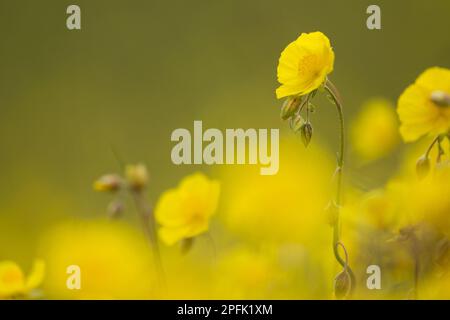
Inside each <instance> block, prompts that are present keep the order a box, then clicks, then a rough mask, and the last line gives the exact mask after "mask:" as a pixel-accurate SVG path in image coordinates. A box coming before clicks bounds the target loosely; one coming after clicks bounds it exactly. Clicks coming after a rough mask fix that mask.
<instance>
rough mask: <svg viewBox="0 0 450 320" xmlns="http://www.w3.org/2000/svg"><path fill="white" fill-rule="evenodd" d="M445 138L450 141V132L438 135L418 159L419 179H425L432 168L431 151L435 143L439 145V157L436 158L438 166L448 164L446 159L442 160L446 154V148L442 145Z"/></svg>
mask: <svg viewBox="0 0 450 320" xmlns="http://www.w3.org/2000/svg"><path fill="white" fill-rule="evenodd" d="M445 139H448V140H449V141H450V134H447V135H445V134H443V135H439V136H438V137H436V138H435V139H434V140H433V142H432V143H431V144H430V146H429V147H428V149H427V151H426V152H425V153H424V154H423V155H422V156H420V157H419V159H417V162H416V172H417V176H418V177H419V179H424V178H425V177H426V176H427V175H428V174H429V172H430V170H431V161H430V153H431V150H432V149H433V147H434V146H435V145H437V158H436V168H439V167H440V166H444V167H445V165H446V163H445V161H442V158H443V157H444V155H445V150H444V148H443V146H442V143H443V141H444V140H445Z"/></svg>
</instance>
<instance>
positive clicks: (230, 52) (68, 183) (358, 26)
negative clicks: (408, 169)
mask: <svg viewBox="0 0 450 320" xmlns="http://www.w3.org/2000/svg"><path fill="white" fill-rule="evenodd" d="M74 3H75V2H73V1H70V2H69V1H48V0H47V1H6V0H1V2H0V34H1V37H0V45H1V49H0V63H1V68H0V147H1V149H0V243H1V245H0V257H4V258H6V257H7V258H10V259H14V260H16V261H18V262H21V263H28V262H29V257H30V255H31V254H32V253H33V251H34V250H35V246H36V243H37V242H36V240H37V239H38V238H39V235H40V233H42V232H43V230H45V227H46V226H48V225H50V224H52V223H54V222H56V221H58V220H60V219H64V218H65V217H100V216H103V215H104V214H105V203H107V201H108V200H109V197H106V196H101V195H98V194H95V193H94V192H93V191H92V187H91V184H92V181H93V180H94V179H95V178H97V177H98V176H99V175H101V174H103V173H107V172H111V171H118V170H119V164H118V161H117V156H115V155H114V153H113V151H112V150H114V151H115V153H116V154H117V155H118V157H120V158H121V159H123V161H125V162H131V163H134V162H141V161H142V162H144V163H146V164H147V165H148V168H149V171H150V173H151V186H150V190H149V192H150V197H151V199H152V200H153V201H155V200H156V199H157V196H158V194H160V193H161V192H162V191H163V190H164V189H166V188H168V187H171V186H173V185H175V184H176V183H177V181H178V180H179V179H180V178H181V177H182V176H184V175H185V174H187V173H190V172H192V171H194V170H196V169H198V168H197V167H194V166H180V167H177V166H175V165H173V164H172V162H171V160H170V150H171V148H172V146H173V144H172V143H171V141H170V134H171V132H172V131H173V130H174V129H176V128H181V127H186V128H189V129H192V125H193V121H194V120H203V124H204V127H215V128H220V129H224V128H238V127H243V128H248V127H253V128H281V130H282V132H283V133H285V134H289V130H288V127H287V125H286V124H283V123H282V122H281V121H280V119H279V106H280V104H281V102H280V101H277V100H276V98H275V93H274V90H275V88H276V87H277V81H276V67H277V62H278V57H279V54H280V52H281V51H282V49H283V48H284V47H285V46H286V45H287V44H288V43H289V42H291V41H293V40H295V39H296V38H297V37H298V36H299V34H300V33H301V32H311V31H316V30H320V31H322V32H324V33H325V34H326V35H327V36H328V37H329V38H330V39H331V42H332V45H333V47H334V50H335V53H336V63H335V70H334V73H333V74H332V75H331V79H332V80H333V82H334V83H335V84H336V85H337V86H338V87H339V89H340V91H341V93H342V95H343V97H344V100H345V109H346V110H345V112H346V117H347V119H352V116H353V115H354V114H355V112H356V111H357V110H358V107H359V106H360V105H361V103H362V102H363V101H364V100H366V99H367V98H370V97H373V96H380V95H381V96H384V97H387V98H389V99H391V100H392V101H395V100H396V99H397V97H398V96H399V94H400V93H401V92H402V90H403V89H404V88H405V87H406V86H407V85H408V84H409V83H411V82H412V81H413V80H414V79H415V78H416V77H417V75H418V74H420V73H421V72H422V71H423V70H424V69H426V68H427V67H430V66H433V65H439V66H442V67H449V65H450V63H449V62H450V42H449V41H448V31H449V12H450V2H449V1H446V0H433V1H409V0H408V1H376V4H378V5H379V6H381V10H382V30H379V31H377V30H375V31H370V30H368V29H367V28H366V18H367V14H366V8H367V6H368V5H370V4H373V1H354V0H352V1H335V0H330V1H324V0H323V1H300V0H295V1H256V0H254V1H242V0H227V1H217V0H192V1H185V0H180V1H124V0H122V1H99V0H95V1H93V0H89V1H81V0H80V1H76V4H78V5H79V6H80V7H81V12H82V30H79V31H77V30H75V31H69V30H67V28H66V18H67V14H66V8H67V6H68V5H70V4H74ZM319 101H321V100H319ZM322 101H324V100H322ZM319 104H320V103H319ZM323 105H324V107H322V108H321V107H320V105H319V109H320V110H318V111H317V113H316V114H315V115H314V118H315V119H314V123H315V132H317V133H318V134H317V136H318V137H317V138H315V139H318V140H320V141H322V142H323V143H325V144H328V145H329V146H333V145H334V144H335V142H336V141H335V140H336V134H335V132H336V129H337V128H336V124H335V121H334V119H335V118H334V116H335V115H334V110H333V108H331V107H330V105H329V104H328V103H326V102H325V101H324V103H323ZM280 161H281V166H282V165H283V162H282V161H283V160H282V159H281V160H280ZM391 161H395V159H394V160H391ZM387 166H389V164H387ZM204 169H205V170H208V169H207V168H204ZM355 175H356V176H358V173H355ZM364 177H365V178H364V179H366V180H369V184H370V183H372V184H377V183H380V181H382V177H381V178H379V177H375V176H372V177H371V176H370V173H368V174H367V175H364ZM365 182H367V181H365ZM128 217H129V219H133V218H132V217H133V215H128Z"/></svg>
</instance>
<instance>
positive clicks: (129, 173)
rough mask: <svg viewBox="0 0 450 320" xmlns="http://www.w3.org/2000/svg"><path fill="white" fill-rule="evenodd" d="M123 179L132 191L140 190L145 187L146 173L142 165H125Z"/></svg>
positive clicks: (146, 181)
mask: <svg viewBox="0 0 450 320" xmlns="http://www.w3.org/2000/svg"><path fill="white" fill-rule="evenodd" d="M125 177H126V179H127V182H128V185H129V186H130V188H131V189H133V190H142V189H144V188H145V187H146V186H147V183H148V173H147V168H146V167H145V165H143V164H137V165H127V166H126V168H125Z"/></svg>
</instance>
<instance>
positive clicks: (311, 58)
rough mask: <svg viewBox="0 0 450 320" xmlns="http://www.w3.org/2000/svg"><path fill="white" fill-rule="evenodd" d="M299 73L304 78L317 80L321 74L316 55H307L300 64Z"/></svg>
mask: <svg viewBox="0 0 450 320" xmlns="http://www.w3.org/2000/svg"><path fill="white" fill-rule="evenodd" d="M298 73H299V74H300V75H302V76H306V77H312V78H315V77H317V76H318V75H319V74H320V70H319V68H318V58H317V56H316V55H312V54H310V55H306V56H304V57H302V59H300V61H299V63H298Z"/></svg>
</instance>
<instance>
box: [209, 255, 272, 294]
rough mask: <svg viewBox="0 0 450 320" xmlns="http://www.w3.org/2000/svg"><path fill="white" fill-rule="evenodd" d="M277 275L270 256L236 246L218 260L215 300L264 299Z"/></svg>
mask: <svg viewBox="0 0 450 320" xmlns="http://www.w3.org/2000/svg"><path fill="white" fill-rule="evenodd" d="M279 276H280V272H279V270H277V267H276V264H275V261H274V259H273V257H272V256H271V255H270V254H261V253H258V252H253V251H252V250H249V249H247V248H244V247H238V248H236V249H233V250H231V251H229V252H226V253H225V254H224V255H223V256H222V257H221V258H220V260H219V263H218V267H217V275H216V281H215V283H214V285H215V290H214V291H215V294H216V295H217V298H218V299H264V298H266V299H267V298H269V297H270V293H271V289H272V288H273V285H274V283H275V282H276V279H277V278H278V277H279Z"/></svg>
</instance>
